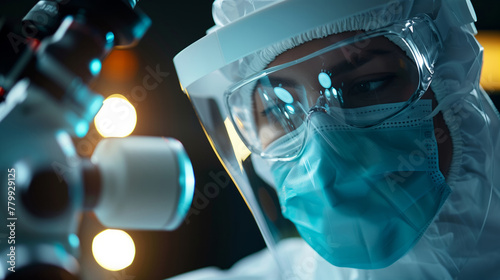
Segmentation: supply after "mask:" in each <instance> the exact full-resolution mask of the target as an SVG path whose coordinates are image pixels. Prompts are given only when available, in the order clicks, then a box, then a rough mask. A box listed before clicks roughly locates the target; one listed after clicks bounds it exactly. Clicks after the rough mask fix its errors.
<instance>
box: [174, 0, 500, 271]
mask: <svg viewBox="0 0 500 280" xmlns="http://www.w3.org/2000/svg"><path fill="white" fill-rule="evenodd" d="M213 16H214V21H215V23H216V26H215V27H214V28H212V29H210V30H209V31H208V32H207V36H205V37H204V38H202V39H200V40H199V41H197V42H195V43H194V44H192V45H191V46H189V47H188V48H186V49H185V50H183V51H182V52H181V53H179V54H178V55H177V56H176V58H175V59H174V63H175V66H176V70H177V72H178V76H179V79H180V83H181V86H182V88H183V90H184V91H185V92H186V93H187V94H188V95H189V98H190V100H191V102H192V103H193V106H194V107H195V109H196V111H197V114H198V116H199V118H200V121H201V123H202V125H203V127H204V129H205V131H206V134H207V136H208V138H209V140H210V142H211V144H212V145H213V147H214V149H215V151H216V153H217V154H218V156H219V158H220V159H221V161H222V162H223V164H224V166H225V168H226V169H227V171H228V173H229V174H230V175H231V177H232V179H233V180H234V182H235V183H236V185H237V186H238V188H239V190H240V192H241V194H242V195H243V197H244V199H245V201H246V202H247V204H248V206H249V207H250V209H251V211H252V213H253V215H254V217H255V220H256V222H257V224H258V226H259V228H260V230H261V233H262V235H263V237H264V240H265V241H266V244H267V247H268V249H269V250H266V251H263V252H259V253H257V254H254V255H251V256H249V257H247V258H245V259H243V260H241V261H239V262H238V263H236V264H235V265H234V266H233V267H232V268H231V269H229V270H227V271H221V270H218V269H216V268H207V269H202V270H200V271H196V272H192V273H188V274H186V275H184V276H181V277H179V278H175V279H384V280H387V279H500V266H499V264H500V237H499V236H500V217H499V213H500V200H499V194H500V192H499V187H500V186H499V185H500V177H499V176H500V175H499V174H500V151H499V149H500V137H499V136H500V134H499V133H500V122H499V114H498V111H497V110H496V109H495V107H494V106H493V104H492V102H491V101H490V99H489V97H488V96H487V95H486V94H485V92H484V91H483V90H482V89H481V88H480V86H479V78H480V71H481V65H482V47H481V46H480V45H479V44H478V42H477V41H476V39H475V38H474V34H475V32H476V30H475V27H474V21H475V14H474V10H473V7H472V5H471V3H470V1H469V0H441V1H437V0H350V1H337V0H307V1H306V0H284V1H270V0H267V1H257V0H253V1H251V0H246V1H235V0H234V1H230V0H225V1H224V0H217V1H215V2H214V5H213ZM272 260H274V261H272Z"/></svg>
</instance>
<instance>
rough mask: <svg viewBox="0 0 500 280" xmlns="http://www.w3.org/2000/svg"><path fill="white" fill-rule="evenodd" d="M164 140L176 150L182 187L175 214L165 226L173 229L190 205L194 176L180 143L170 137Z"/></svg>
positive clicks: (181, 219)
mask: <svg viewBox="0 0 500 280" xmlns="http://www.w3.org/2000/svg"><path fill="white" fill-rule="evenodd" d="M165 140H166V141H167V142H168V143H169V145H170V147H171V148H173V149H175V150H176V155H177V164H178V168H179V185H180V186H181V189H182V190H181V194H180V197H179V204H178V205H177V215H176V217H175V218H174V220H173V221H171V222H170V223H169V225H168V226H167V227H166V229H167V230H173V229H175V228H177V227H178V226H179V224H180V223H181V222H182V221H183V220H184V217H185V216H186V215H187V213H188V211H189V209H190V207H191V204H192V202H193V196H194V186H195V177H194V170H193V165H192V164H191V160H190V159H189V157H188V155H187V153H186V151H185V150H184V148H183V146H182V144H181V143H180V142H179V141H177V140H175V139H172V138H166V139H165Z"/></svg>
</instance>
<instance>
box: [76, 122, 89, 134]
mask: <svg viewBox="0 0 500 280" xmlns="http://www.w3.org/2000/svg"><path fill="white" fill-rule="evenodd" d="M88 131H89V124H88V123H87V122H86V121H83V120H82V121H79V122H78V123H77V124H76V125H75V135H76V136H77V137H79V138H82V137H84V136H85V135H87V132H88Z"/></svg>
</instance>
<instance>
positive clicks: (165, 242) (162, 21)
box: [0, 0, 500, 280]
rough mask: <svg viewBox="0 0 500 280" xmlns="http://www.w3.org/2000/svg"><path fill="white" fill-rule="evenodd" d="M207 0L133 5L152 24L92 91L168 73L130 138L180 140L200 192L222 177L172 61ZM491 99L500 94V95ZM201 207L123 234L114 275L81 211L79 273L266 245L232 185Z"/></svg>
mask: <svg viewBox="0 0 500 280" xmlns="http://www.w3.org/2000/svg"><path fill="white" fill-rule="evenodd" d="M103 1H104V0H103ZM36 2H37V1H33V0H30V1H19V0H16V1H14V0H0V15H4V16H8V17H10V18H18V17H22V16H23V15H24V14H25V13H26V12H27V11H28V10H29V9H30V8H31V7H32V6H33V5H34V4H35V3H36ZM212 2H213V1H212V0H198V1H158V0H157V1H153V0H142V1H140V2H139V3H138V7H139V8H140V9H142V10H143V11H144V12H145V13H146V14H148V15H149V17H150V18H151V19H152V21H153V24H152V27H151V29H150V30H149V31H148V33H147V34H146V36H145V37H144V38H143V40H142V41H141V42H140V43H139V44H138V45H137V46H136V47H135V48H134V49H132V50H127V51H123V50H120V51H115V52H113V53H112V54H111V56H110V57H109V58H108V60H107V61H105V63H104V67H103V70H102V75H101V77H100V78H98V80H97V81H96V83H95V84H94V85H93V89H94V90H95V91H97V92H99V93H101V94H102V95H104V96H109V95H111V94H114V93H120V94H123V95H125V96H126V97H130V96H131V94H132V93H131V89H132V88H133V87H134V86H136V85H140V84H141V83H142V78H143V77H144V76H145V75H147V74H148V73H147V71H146V70H145V69H146V67H151V68H153V69H155V68H156V67H157V65H158V67H159V68H160V69H161V71H162V72H168V73H169V75H168V77H166V78H165V79H164V80H163V81H162V82H161V83H159V86H158V87H157V88H156V89H154V90H151V91H148V92H147V95H146V96H142V97H141V98H140V100H139V99H137V98H136V100H134V101H136V102H133V103H134V105H135V108H136V110H137V114H138V123H137V127H136V129H135V131H134V133H133V135H151V136H163V137H173V138H176V139H178V140H180V141H181V142H182V143H183V144H184V146H185V148H186V151H187V153H188V155H189V157H190V158H191V161H192V163H193V168H194V171H195V176H196V187H197V188H198V189H199V190H200V191H201V192H203V188H204V187H205V186H206V185H207V184H210V183H213V182H214V179H213V178H211V177H210V175H209V174H210V173H211V172H213V173H216V174H219V175H220V174H225V171H224V168H223V167H222V166H221V164H220V163H219V161H218V159H217V157H216V156H215V154H214V153H213V151H212V148H211V146H210V144H209V143H208V141H207V140H206V137H205V135H204V132H203V130H202V128H201V126H200V124H199V122H198V120H197V117H196V114H195V112H194V111H193V109H192V107H191V105H190V103H189V100H188V97H187V96H186V95H184V94H183V93H182V91H181V89H180V87H179V83H178V80H177V76H176V73H175V70H174V68H173V63H172V59H173V57H174V56H175V55H176V54H177V53H178V52H180V51H181V50H182V49H183V48H185V47H187V46H188V45H189V44H191V43H192V42H194V41H196V40H197V39H199V38H201V37H202V36H204V34H205V30H206V29H208V28H210V27H211V26H212V25H213V21H212V16H211V6H212ZM472 2H473V4H474V6H475V9H476V13H477V15H478V19H479V21H478V22H477V25H476V26H477V28H478V29H479V30H486V29H496V30H500V21H498V12H500V2H498V1H492V0H489V1H488V0H475V1H474V0H473V1H472ZM110 12H111V11H110ZM0 55H1V54H0ZM116 73H118V74H119V75H115V74H116ZM494 98H495V99H498V95H495V97H494ZM129 99H130V98H129ZM131 101H133V100H131ZM99 139H100V138H99V136H97V133H96V131H95V129H94V128H93V127H91V130H90V132H89V134H88V136H87V137H86V138H84V139H81V140H76V141H75V144H76V146H77V149H78V151H79V153H80V154H81V155H82V156H89V155H90V154H91V150H90V149H89V148H88V147H89V145H88V143H91V144H92V146H95V144H96V143H97V142H98V141H99ZM225 176H226V178H228V177H227V175H225ZM204 206H206V207H204V208H203V209H201V210H200V211H199V212H192V213H193V214H192V215H190V216H189V219H188V220H187V221H186V222H184V223H183V224H182V226H181V227H180V228H179V229H177V230H175V231H172V232H149V231H146V232H145V231H127V232H128V233H129V234H130V235H131V236H132V237H133V239H134V241H135V243H136V248H137V253H136V257H135V261H134V263H133V264H132V265H131V266H130V267H128V268H126V269H125V270H124V272H119V273H111V272H108V271H105V270H104V269H101V268H100V267H99V266H98V265H97V264H96V263H95V261H94V260H93V257H92V256H91V252H90V247H91V240H92V238H93V237H94V235H95V234H97V233H98V232H100V231H101V230H103V229H104V227H103V226H102V225H100V224H99V222H98V221H97V220H96V219H95V217H94V216H93V214H91V213H86V214H85V215H84V218H83V219H82V223H81V230H80V238H81V250H82V257H81V259H82V270H83V272H84V274H85V275H86V276H87V277H88V278H89V279H106V280H112V279H117V280H120V279H136V280H139V279H148V280H156V279H164V278H167V277H170V276H173V275H177V274H179V273H183V272H186V271H191V270H193V269H197V268H201V267H205V266H218V267H220V268H228V267H230V266H231V265H232V264H233V263H234V262H235V261H237V260H238V259H240V258H242V257H243V256H246V255H248V254H251V253H253V252H255V251H258V250H260V249H262V248H264V243H263V240H262V238H261V236H260V233H259V231H258V229H257V227H256V225H255V222H254V221H253V219H252V217H251V213H250V212H249V211H248V209H247V207H246V205H245V203H244V201H243V199H242V198H241V196H240V194H239V193H238V191H237V189H236V188H235V186H234V185H233V184H232V183H231V184H230V185H228V186H227V187H225V188H221V189H220V193H219V195H218V196H216V197H215V198H210V199H209V202H208V203H207V204H206V205H204ZM199 208H200V207H199ZM199 208H198V209H199ZM198 209H195V210H198Z"/></svg>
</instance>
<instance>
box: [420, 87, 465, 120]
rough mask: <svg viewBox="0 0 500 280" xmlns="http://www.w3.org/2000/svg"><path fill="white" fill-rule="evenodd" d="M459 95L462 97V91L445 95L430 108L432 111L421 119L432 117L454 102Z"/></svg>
mask: <svg viewBox="0 0 500 280" xmlns="http://www.w3.org/2000/svg"><path fill="white" fill-rule="evenodd" d="M460 97H463V93H452V94H449V95H447V96H445V97H444V98H443V99H442V100H441V101H440V102H439V104H438V105H437V106H436V108H434V110H432V112H431V113H430V114H429V115H428V116H426V117H424V118H423V120H428V119H432V118H434V117H435V116H436V115H437V114H438V113H439V112H440V111H442V110H443V109H444V108H448V106H449V105H450V104H452V103H454V102H456V101H457V100H458V99H459V98H460Z"/></svg>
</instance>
